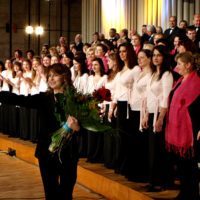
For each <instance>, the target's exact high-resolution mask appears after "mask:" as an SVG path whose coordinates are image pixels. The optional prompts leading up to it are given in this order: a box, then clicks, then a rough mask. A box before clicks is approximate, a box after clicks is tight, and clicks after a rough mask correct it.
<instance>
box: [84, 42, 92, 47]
mask: <svg viewBox="0 0 200 200" xmlns="http://www.w3.org/2000/svg"><path fill="white" fill-rule="evenodd" d="M83 46H87V47H91V44H90V43H87V42H86V43H85V44H84V45H83Z"/></svg>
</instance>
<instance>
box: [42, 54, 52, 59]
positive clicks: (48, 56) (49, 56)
mask: <svg viewBox="0 0 200 200" xmlns="http://www.w3.org/2000/svg"><path fill="white" fill-rule="evenodd" d="M45 57H47V58H49V59H51V55H50V54H47V55H45V56H44V58H45ZM44 58H43V59H44Z"/></svg>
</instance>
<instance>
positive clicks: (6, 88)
mask: <svg viewBox="0 0 200 200" xmlns="http://www.w3.org/2000/svg"><path fill="white" fill-rule="evenodd" d="M1 75H2V76H3V77H4V78H6V79H10V80H11V79H12V78H13V75H12V71H10V70H4V71H2V73H1ZM1 91H9V84H8V83H6V82H5V81H3V85H2V88H1Z"/></svg>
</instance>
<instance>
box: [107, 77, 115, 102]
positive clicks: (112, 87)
mask: <svg viewBox="0 0 200 200" xmlns="http://www.w3.org/2000/svg"><path fill="white" fill-rule="evenodd" d="M115 79H116V76H115V78H114V79H113V80H111V81H107V82H106V84H105V88H106V89H109V90H110V93H111V100H113V99H114V96H115V88H116V80H115ZM104 104H110V102H108V101H104Z"/></svg>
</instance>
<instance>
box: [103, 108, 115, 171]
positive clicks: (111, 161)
mask: <svg viewBox="0 0 200 200" xmlns="http://www.w3.org/2000/svg"><path fill="white" fill-rule="evenodd" d="M108 112H109V105H106V113H105V117H104V123H106V124H108V125H110V126H111V127H112V128H113V129H112V130H109V131H106V132H105V133H104V165H105V167H107V168H109V169H114V167H115V149H116V147H115V146H116V134H115V129H116V118H115V117H114V116H112V119H111V122H108Z"/></svg>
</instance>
